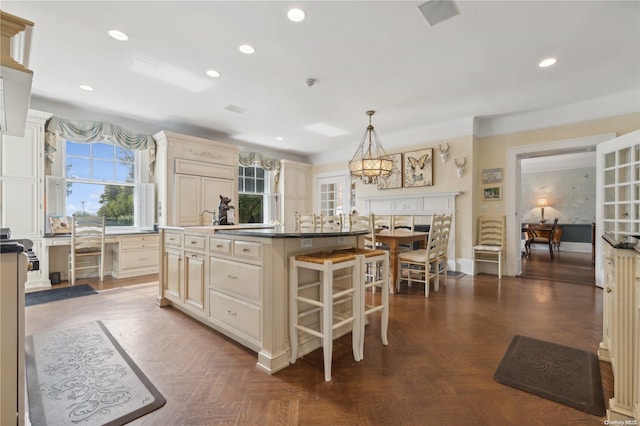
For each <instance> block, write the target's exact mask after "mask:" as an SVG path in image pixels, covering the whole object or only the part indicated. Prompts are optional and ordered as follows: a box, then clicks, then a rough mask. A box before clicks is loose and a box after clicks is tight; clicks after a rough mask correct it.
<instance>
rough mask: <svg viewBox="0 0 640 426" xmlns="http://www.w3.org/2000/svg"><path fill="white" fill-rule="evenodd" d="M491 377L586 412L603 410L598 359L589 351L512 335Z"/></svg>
mask: <svg viewBox="0 0 640 426" xmlns="http://www.w3.org/2000/svg"><path fill="white" fill-rule="evenodd" d="M493 378H494V379H496V380H497V381H498V382H500V383H503V384H505V385H509V386H512V387H514V388H517V389H520V390H523V391H526V392H529V393H532V394H534V395H538V396H541V397H543V398H547V399H550V400H552V401H555V402H559V403H561V404H564V405H568V406H569V407H573V408H577V409H578V410H581V411H584V412H587V413H589V414H593V415H596V416H604V415H605V414H606V409H605V405H604V395H603V392H602V380H601V378H600V363H599V361H598V357H597V356H596V354H594V353H591V352H586V351H583V350H580V349H575V348H571V347H569V346H563V345H558V344H556V343H551V342H545V341H543V340H538V339H533V338H531V337H525V336H520V335H516V336H515V337H514V338H513V340H512V341H511V344H510V345H509V348H508V349H507V351H506V353H505V354H504V357H503V358H502V361H501V362H500V365H499V366H498V369H497V370H496V372H495V373H494V375H493Z"/></svg>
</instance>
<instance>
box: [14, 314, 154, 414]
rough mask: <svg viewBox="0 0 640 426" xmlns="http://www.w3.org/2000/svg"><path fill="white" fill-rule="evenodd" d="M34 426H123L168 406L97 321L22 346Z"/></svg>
mask: <svg viewBox="0 0 640 426" xmlns="http://www.w3.org/2000/svg"><path fill="white" fill-rule="evenodd" d="M26 373H27V392H28V398H29V417H30V420H31V424H32V425H34V426H41V425H50V426H63V425H82V426H94V425H123V424H125V423H128V422H130V421H132V420H134V419H136V418H138V417H140V416H143V415H145V414H147V413H149V412H151V411H153V410H155V409H157V408H160V407H161V406H163V405H164V404H165V402H166V400H165V399H164V397H163V396H162V395H161V394H160V392H159V391H158V390H157V389H156V388H155V386H154V385H153V384H152V383H151V382H150V381H149V379H148V378H147V377H146V376H145V375H144V373H143V372H142V371H141V370H140V368H138V366H136V364H135V363H134V362H133V361H132V360H131V358H130V357H129V356H128V355H127V353H126V352H125V351H124V349H122V347H121V346H120V345H119V344H118V342H117V341H116V340H115V338H114V337H113V336H112V335H111V333H109V331H108V330H107V328H106V327H105V326H104V325H103V324H102V322H100V321H95V322H91V323H87V324H82V325H79V326H76V327H72V328H68V329H64V330H57V331H49V332H42V333H36V334H33V335H31V336H28V337H27V342H26Z"/></svg>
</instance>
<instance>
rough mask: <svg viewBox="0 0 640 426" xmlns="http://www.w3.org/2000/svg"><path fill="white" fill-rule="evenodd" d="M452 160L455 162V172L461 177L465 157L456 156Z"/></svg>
mask: <svg viewBox="0 0 640 426" xmlns="http://www.w3.org/2000/svg"><path fill="white" fill-rule="evenodd" d="M453 161H454V162H455V163H456V174H457V175H458V177H459V178H461V177H462V175H463V174H464V167H465V166H466V165H467V159H466V158H456V159H455V160H453Z"/></svg>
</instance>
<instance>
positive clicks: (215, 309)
mask: <svg viewBox="0 0 640 426" xmlns="http://www.w3.org/2000/svg"><path fill="white" fill-rule="evenodd" d="M209 312H210V316H211V317H212V318H214V319H216V320H218V321H221V322H223V323H225V324H228V325H230V326H231V327H233V328H235V329H237V330H240V331H242V332H243V333H246V334H248V335H249V336H251V337H254V338H256V339H260V338H261V333H260V330H261V329H262V325H261V315H260V308H259V307H257V306H254V305H251V304H249V303H246V302H243V301H241V300H236V299H234V298H232V297H229V296H226V295H224V294H220V293H218V292H216V291H212V290H210V292H209Z"/></svg>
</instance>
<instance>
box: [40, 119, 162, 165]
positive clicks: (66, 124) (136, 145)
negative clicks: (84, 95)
mask: <svg viewBox="0 0 640 426" xmlns="http://www.w3.org/2000/svg"><path fill="white" fill-rule="evenodd" d="M57 137H61V138H64V139H68V140H71V141H73V142H86V143H89V142H96V141H106V142H111V143H113V144H115V145H117V146H119V147H122V148H126V149H132V150H145V149H146V150H147V153H148V154H149V173H150V174H151V175H153V169H154V165H155V161H156V141H155V139H153V136H151V135H143V134H135V133H131V132H129V131H128V130H126V129H123V128H122V127H119V126H116V125H115V124H111V123H106V122H102V121H72V120H65V119H63V118H58V117H55V116H54V117H51V118H50V119H49V121H48V122H47V125H46V129H45V135H44V139H45V154H46V159H47V161H49V162H53V158H54V156H55V153H56V151H57V150H58V146H57V145H58V143H57Z"/></svg>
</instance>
